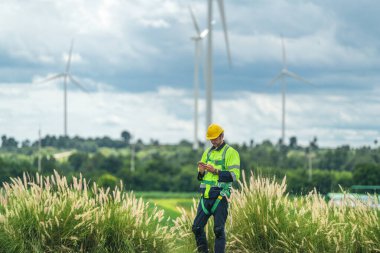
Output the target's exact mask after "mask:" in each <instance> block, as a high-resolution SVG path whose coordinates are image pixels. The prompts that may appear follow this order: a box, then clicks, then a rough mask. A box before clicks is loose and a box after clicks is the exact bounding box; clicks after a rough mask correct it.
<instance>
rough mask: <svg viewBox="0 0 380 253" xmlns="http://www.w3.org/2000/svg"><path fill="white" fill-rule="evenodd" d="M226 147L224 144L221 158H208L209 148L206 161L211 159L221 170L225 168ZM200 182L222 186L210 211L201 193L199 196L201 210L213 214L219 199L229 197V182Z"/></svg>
mask: <svg viewBox="0 0 380 253" xmlns="http://www.w3.org/2000/svg"><path fill="white" fill-rule="evenodd" d="M228 148H229V146H228V145H227V144H226V147H225V148H224V150H223V153H222V159H221V160H211V159H210V155H211V152H212V149H211V148H210V150H209V151H208V153H207V159H206V163H208V162H209V161H212V162H213V163H214V164H215V165H221V166H222V171H224V170H226V163H225V160H226V152H227V149H228ZM202 183H203V184H206V185H210V186H218V187H221V188H222V190H221V191H220V193H219V196H218V198H217V199H216V200H215V202H214V204H213V205H212V207H211V210H210V211H209V210H208V209H207V208H206V207H205V204H204V198H203V195H202V196H201V206H202V210H203V212H204V213H205V214H206V215H210V214H214V213H215V210H216V209H217V207H218V205H219V203H220V201H221V200H222V199H223V197H227V198H228V197H230V195H231V192H230V186H231V183H224V182H220V183H219V182H216V181H207V180H203V181H202Z"/></svg>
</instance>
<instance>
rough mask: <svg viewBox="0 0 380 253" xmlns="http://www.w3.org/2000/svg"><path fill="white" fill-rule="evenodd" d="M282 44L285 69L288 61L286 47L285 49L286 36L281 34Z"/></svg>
mask: <svg viewBox="0 0 380 253" xmlns="http://www.w3.org/2000/svg"><path fill="white" fill-rule="evenodd" d="M281 44H282V66H283V67H284V69H286V68H287V61H286V49H285V42H284V37H283V36H282V34H281Z"/></svg>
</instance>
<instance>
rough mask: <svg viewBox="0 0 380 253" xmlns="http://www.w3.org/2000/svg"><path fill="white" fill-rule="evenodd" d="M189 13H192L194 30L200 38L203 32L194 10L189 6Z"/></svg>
mask: <svg viewBox="0 0 380 253" xmlns="http://www.w3.org/2000/svg"><path fill="white" fill-rule="evenodd" d="M189 11H190V15H191V19H192V20H193V24H194V28H195V30H196V31H197V35H198V36H200V34H201V30H200V29H199V26H198V22H197V20H196V18H195V16H194V12H193V9H192V8H191V6H190V5H189Z"/></svg>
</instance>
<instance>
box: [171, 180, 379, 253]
mask: <svg viewBox="0 0 380 253" xmlns="http://www.w3.org/2000/svg"><path fill="white" fill-rule="evenodd" d="M371 204H373V203H364V202H362V201H360V200H352V199H347V202H346V203H344V201H343V203H342V205H339V206H332V205H331V204H329V203H328V202H326V201H325V199H324V198H323V196H321V195H319V194H318V193H317V192H311V193H309V195H307V196H300V197H297V198H294V197H292V198H290V197H289V196H288V195H287V194H286V179H285V178H284V180H283V181H282V182H281V183H277V182H276V181H275V180H270V179H268V178H260V177H257V178H255V177H253V176H251V177H250V178H249V179H248V180H246V179H245V178H244V177H243V180H242V183H241V189H240V190H239V191H234V192H233V194H232V196H231V202H230V209H229V217H228V220H227V224H226V231H227V236H228V239H227V252H237V253H239V252H247V253H248V252H342V253H348V252H380V209H377V208H373V207H371ZM376 204H378V203H376ZM195 207H196V203H194V208H193V209H192V211H191V212H184V211H183V212H182V215H181V217H179V218H178V219H177V220H176V227H177V228H178V232H177V233H178V235H181V238H180V240H181V245H182V246H183V247H184V248H190V247H193V248H194V246H192V245H194V244H195V241H194V239H193V235H192V234H191V233H190V231H189V228H190V227H191V223H192V220H193V217H194V215H195V211H194V210H196V209H195ZM206 231H207V234H208V238H210V240H209V248H210V249H212V244H213V240H214V238H213V232H212V223H210V224H208V226H207V229H206ZM211 252H213V251H212V250H211Z"/></svg>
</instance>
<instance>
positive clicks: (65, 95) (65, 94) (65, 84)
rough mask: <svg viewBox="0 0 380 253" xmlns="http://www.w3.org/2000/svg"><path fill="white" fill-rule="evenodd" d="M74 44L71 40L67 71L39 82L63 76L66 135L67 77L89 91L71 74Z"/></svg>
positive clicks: (64, 126) (65, 134)
mask: <svg viewBox="0 0 380 253" xmlns="http://www.w3.org/2000/svg"><path fill="white" fill-rule="evenodd" d="M73 46H74V40H71V46H70V51H69V58H68V59H67V64H66V71H65V72H63V73H60V74H56V75H54V76H52V77H49V78H47V79H45V80H42V81H39V82H37V83H46V82H49V81H52V80H55V79H59V78H61V77H63V85H64V86H63V87H64V89H63V107H64V112H63V119H64V120H63V129H64V136H67V79H70V81H71V82H73V83H74V84H75V85H77V86H78V87H79V88H80V89H82V90H83V91H85V92H88V91H87V90H86V89H85V88H84V87H83V86H82V85H81V84H80V83H79V82H78V81H77V80H75V79H74V77H73V76H72V75H71V74H70V64H71V55H72V52H73Z"/></svg>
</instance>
